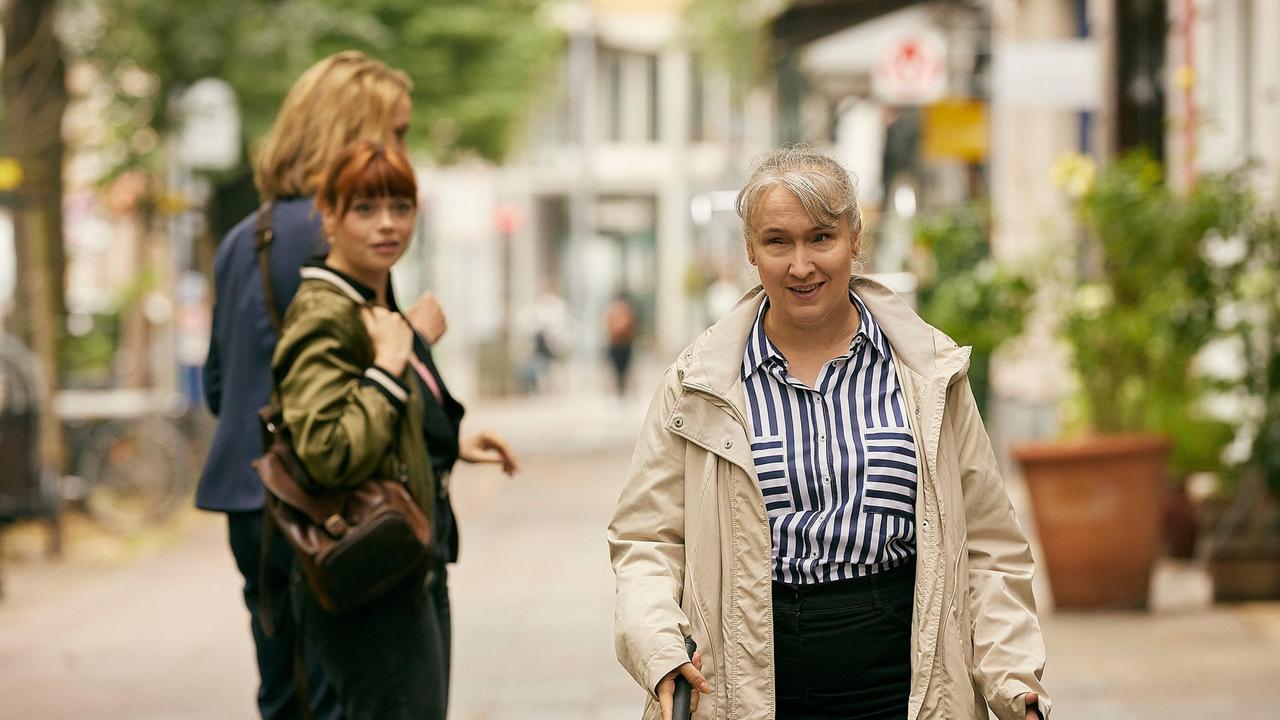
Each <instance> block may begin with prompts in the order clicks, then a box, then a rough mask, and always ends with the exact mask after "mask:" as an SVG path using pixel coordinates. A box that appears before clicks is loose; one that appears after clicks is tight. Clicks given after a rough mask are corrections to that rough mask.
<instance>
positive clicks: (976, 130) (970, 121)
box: [923, 100, 990, 162]
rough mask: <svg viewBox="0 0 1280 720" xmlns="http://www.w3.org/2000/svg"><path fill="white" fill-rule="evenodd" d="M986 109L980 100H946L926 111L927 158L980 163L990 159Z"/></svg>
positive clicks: (925, 141) (925, 139)
mask: <svg viewBox="0 0 1280 720" xmlns="http://www.w3.org/2000/svg"><path fill="white" fill-rule="evenodd" d="M989 134H990V131H989V128H988V124H987V106H986V105H985V104H983V103H981V102H978V101H977V100H943V101H942V102H938V103H934V104H933V105H929V106H928V107H926V108H925V109H924V132H923V135H924V143H923V150H924V155H925V157H927V158H929V159H931V160H964V161H967V162H979V161H981V160H985V159H986V157H987V147H988V135H989Z"/></svg>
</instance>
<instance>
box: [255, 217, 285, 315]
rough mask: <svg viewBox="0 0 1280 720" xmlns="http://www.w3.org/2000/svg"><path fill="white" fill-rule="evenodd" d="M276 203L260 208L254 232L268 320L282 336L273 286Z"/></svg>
mask: <svg viewBox="0 0 1280 720" xmlns="http://www.w3.org/2000/svg"><path fill="white" fill-rule="evenodd" d="M274 211H275V203H274V202H272V201H271V200H268V201H266V202H264V203H262V206H261V207H259V208H258V224H257V228H256V229H255V230H254V237H255V238H256V239H257V243H256V247H257V253H258V275H259V277H260V279H261V280H262V299H263V301H264V302H265V303H266V306H267V319H268V320H270V321H271V328H272V329H273V330H275V331H276V337H279V336H280V311H279V309H278V308H277V307H276V291H275V287H274V286H272V284H271V241H272V240H273V239H274V238H275V232H274V231H273V230H272V224H271V223H272V217H273V215H274V214H275V212H274Z"/></svg>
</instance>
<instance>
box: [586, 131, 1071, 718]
mask: <svg viewBox="0 0 1280 720" xmlns="http://www.w3.org/2000/svg"><path fill="white" fill-rule="evenodd" d="M738 214H739V215H740V216H741V218H742V230H743V237H744V239H745V242H746V253H747V259H748V260H749V262H750V263H751V264H752V265H754V266H755V267H756V268H757V269H758V270H759V274H760V283H761V286H760V287H757V288H755V289H754V290H752V291H751V292H749V293H748V294H747V295H746V296H744V297H743V298H742V300H741V301H740V302H739V303H738V305H737V306H736V307H735V308H734V309H733V310H732V311H730V312H729V314H728V315H726V316H725V317H724V318H723V319H721V320H720V321H719V322H718V323H716V324H715V325H714V326H713V327H711V328H710V329H709V330H707V331H706V332H705V333H703V334H702V336H701V337H699V338H698V339H697V340H695V341H694V343H693V344H692V345H690V346H689V347H688V348H686V349H685V350H684V351H683V352H682V353H681V354H680V356H679V358H678V359H677V360H676V362H675V363H674V364H673V365H672V366H671V367H670V368H669V369H668V370H667V373H666V376H665V377H664V379H663V382H662V384H661V387H660V389H659V390H658V392H657V394H656V396H655V397H654V399H653V402H652V404H651V405H650V408H649V413H648V417H647V419H646V420H645V424H644V429H643V431H642V433H641V436H640V438H639V441H638V444H637V447H636V451H635V455H634V458H633V460H632V465H631V470H630V473H629V476H628V478H627V482H626V486H625V488H624V489H623V491H622V496H621V498H620V499H619V501H618V507H617V510H616V512H615V514H614V517H613V521H612V523H611V524H610V526H609V547H610V552H611V555H612V559H613V567H614V572H615V574H616V576H617V612H616V622H617V627H616V639H617V651H618V659H619V661H620V662H621V663H622V665H623V666H624V667H625V668H626V669H627V670H628V671H629V672H630V673H631V674H632V676H633V677H634V678H635V679H636V681H637V682H638V683H639V684H640V685H641V686H642V687H644V688H645V689H646V690H647V691H648V692H649V694H650V698H649V702H648V705H647V706H646V709H645V715H644V716H645V717H646V718H658V717H661V718H663V720H668V719H669V718H670V717H671V703H672V695H673V688H674V686H675V679H676V678H677V677H682V678H684V679H686V680H688V681H689V682H690V684H692V685H693V687H694V688H695V689H696V691H697V692H695V693H694V698H693V701H694V712H693V714H694V717H697V718H733V719H736V718H763V719H766V720H769V719H773V718H777V719H779V720H787V719H792V718H805V719H811V718H861V719H864V720H870V719H873V718H884V719H886V720H888V719H890V718H892V719H895V720H904V719H905V718H929V719H937V720H957V719H959V718H985V717H987V716H988V715H987V710H988V707H990V709H991V710H992V711H994V713H995V715H996V716H997V717H999V718H1000V719H1001V720H1028V719H1030V718H1036V717H1037V716H1039V717H1047V716H1048V715H1049V708H1050V701H1049V698H1048V696H1047V695H1045V693H1044V689H1043V688H1042V687H1041V684H1040V676H1041V673H1042V671H1043V667H1044V655H1045V653H1044V643H1043V641H1042V638H1041V634H1040V626H1039V621H1038V619H1037V616H1036V611H1035V600H1034V598H1033V597H1032V593H1031V577H1032V570H1033V567H1032V560H1031V552H1030V550H1029V548H1028V546H1027V541H1026V539H1025V538H1024V537H1023V534H1022V532H1021V530H1020V529H1019V527H1018V523H1017V520H1016V519H1015V518H1014V514H1013V509H1012V507H1011V505H1010V503H1009V498H1008V496H1007V495H1006V493H1005V489H1004V484H1003V481H1002V479H1001V477H1000V473H999V469H998V468H997V466H996V462H995V458H994V456H993V454H992V451H991V443H990V440H989V439H988V437H987V434H986V431H985V430H984V428H983V424H982V418H981V417H980V416H979V415H978V410H977V406H976V405H975V404H974V400H973V393H972V391H971V390H970V388H969V381H968V378H967V375H966V371H967V369H968V365H969V349H968V348H962V347H957V345H956V343H955V342H953V341H952V340H951V339H950V338H948V337H947V336H945V335H944V334H942V333H941V332H939V331H938V330H936V329H935V328H933V327H931V326H929V325H928V324H926V323H925V322H924V321H922V320H921V319H920V318H919V317H918V316H917V315H916V314H915V313H914V312H913V311H912V310H911V308H909V307H908V306H907V305H906V304H905V303H904V302H902V300H900V299H899V298H898V297H897V296H896V295H894V294H893V293H892V292H891V291H889V290H888V289H886V288H885V287H884V286H882V285H880V284H878V283H876V282H874V281H872V280H870V279H867V278H865V277H861V276H858V275H856V274H854V267H855V264H856V261H857V258H858V253H859V250H860V248H861V239H862V222H861V216H860V212H859V209H858V204H857V199H856V198H855V195H854V187H853V182H852V180H851V179H850V177H849V174H848V173H847V172H846V171H845V170H844V168H842V167H841V166H840V164H839V163H837V162H836V161H834V160H832V159H831V158H828V157H826V156H824V155H821V154H819V153H817V152H814V151H812V150H809V149H807V148H804V147H795V148H788V149H784V150H779V151H776V152H773V153H771V154H769V155H768V156H766V157H764V158H763V159H762V160H761V161H760V162H759V163H758V165H757V166H756V169H755V172H754V174H753V175H752V176H751V179H750V181H749V182H748V183H747V185H746V187H744V188H743V189H742V192H741V193H740V194H739V196H738ZM686 637H692V638H693V640H694V641H695V642H696V643H697V646H698V648H699V651H698V652H696V653H695V654H694V656H693V658H692V659H690V657H689V655H688V654H687V650H686V649H685V642H684V640H685V638H686ZM700 695H705V696H706V697H702V698H701V699H700V700H699V696H700Z"/></svg>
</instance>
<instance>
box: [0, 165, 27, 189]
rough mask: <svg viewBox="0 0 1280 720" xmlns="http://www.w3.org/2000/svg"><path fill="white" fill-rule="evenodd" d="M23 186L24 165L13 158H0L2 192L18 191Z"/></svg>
mask: <svg viewBox="0 0 1280 720" xmlns="http://www.w3.org/2000/svg"><path fill="white" fill-rule="evenodd" d="M21 184H22V163H20V162H18V161H17V160H14V159H13V158H9V157H7V158H0V192H7V191H9V190H14V189H16V188H17V187H18V186H19V185H21Z"/></svg>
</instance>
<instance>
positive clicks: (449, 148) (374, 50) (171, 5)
mask: <svg viewBox="0 0 1280 720" xmlns="http://www.w3.org/2000/svg"><path fill="white" fill-rule="evenodd" d="M63 5H64V7H63V11H64V15H65V16H66V18H67V20H66V22H64V23H63V26H64V32H63V35H64V40H65V42H66V44H67V46H68V48H69V49H70V51H71V53H72V55H73V56H74V57H75V58H76V59H79V60H81V61H83V62H84V63H86V64H87V65H88V66H90V67H94V68H96V69H97V70H98V72H99V76H100V78H101V79H102V80H103V81H104V82H105V84H106V86H107V87H108V88H109V93H110V96H111V97H110V98H109V99H108V100H107V101H106V103H105V104H107V105H108V106H109V108H110V109H109V110H108V111H107V115H106V116H107V117H110V118H112V120H111V124H112V128H111V132H110V133H109V135H108V136H107V137H106V138H104V144H105V145H109V146H113V147H115V148H117V149H118V150H119V151H120V152H121V153H122V154H123V157H122V158H121V163H120V164H121V165H122V166H129V165H138V164H139V162H140V160H141V161H142V162H145V156H149V155H150V154H151V153H152V152H153V151H154V147H142V148H139V147H135V146H134V144H131V143H130V142H129V140H130V138H132V137H133V136H134V135H135V134H136V132H137V131H138V130H139V129H140V128H143V127H148V128H151V129H153V130H155V131H158V132H160V133H163V132H164V131H165V130H167V129H168V125H169V123H170V120H171V118H170V114H169V113H168V112H167V103H168V98H169V97H171V95H172V94H173V93H174V92H175V90H179V89H181V88H183V87H185V86H187V85H190V84H191V83H193V82H195V81H196V80H199V79H201V78H204V77H211V76H212V77H220V78H223V79H225V80H227V81H228V82H229V83H231V85H232V86H233V87H234V88H235V90H236V93H237V96H238V97H239V100H240V106H241V107H240V111H241V117H242V122H243V134H244V136H245V137H246V138H247V139H248V140H250V141H254V140H256V139H258V138H260V137H262V135H264V134H265V133H266V131H267V130H268V129H269V128H270V126H271V122H272V121H273V120H274V117H275V113H276V111H277V109H278V108H279V105H280V101H281V100H282V99H283V97H284V95H285V93H286V92H287V91H288V89H289V87H290V86H291V85H292V84H293V82H294V80H296V79H297V77H298V76H299V75H300V74H301V73H302V71H303V70H305V69H306V68H307V67H309V66H310V65H311V64H313V63H314V62H316V61H317V60H319V59H321V58H323V57H325V56H327V55H330V54H332V53H336V52H339V51H342V50H351V49H354V50H363V51H365V52H367V53H369V54H370V55H372V56H374V57H377V58H378V59H380V60H382V61H384V62H386V63H387V64H388V65H390V66H392V67H395V68H399V69H401V70H404V71H405V72H406V73H407V74H408V75H409V77H410V78H411V79H412V80H413V81H414V92H413V100H414V117H413V130H412V131H411V133H410V137H409V144H410V146H411V147H412V148H413V149H415V150H416V151H418V152H424V153H427V154H429V155H431V156H432V157H434V158H436V159H438V160H448V159H450V158H453V157H455V156H457V155H459V154H478V155H480V156H483V157H486V158H490V159H500V158H502V157H503V155H504V154H505V153H507V152H508V150H509V149H510V147H511V143H512V140H513V139H514V138H515V137H516V136H517V134H518V132H519V130H520V127H521V122H522V120H523V119H524V116H525V115H526V113H527V112H528V110H529V109H530V108H531V106H532V100H533V98H534V96H535V94H536V92H537V89H538V88H539V87H540V85H541V81H542V80H543V79H544V75H545V74H546V73H547V72H548V71H549V70H550V68H551V64H552V61H553V60H554V59H555V57H556V53H557V52H558V48H559V44H560V41H559V38H558V36H557V33H556V32H555V31H553V30H551V29H550V28H548V27H546V26H544V25H543V24H542V23H541V22H540V21H539V6H540V4H539V3H538V2H536V0H474V1H463V0H434V1H433V2H430V3H421V2H413V1H410V0H360V1H359V2H350V1H349V0H184V1H183V2H180V3H175V2H171V1H170V0H63ZM138 73H142V74H143V75H145V76H146V77H148V78H150V82H149V83H147V84H148V85H149V87H150V89H149V91H148V92H145V93H143V94H142V95H139V94H138V93H136V92H131V91H130V81H129V78H131V77H134V78H136V76H137V74H138ZM138 84H139V83H137V82H133V85H134V86H136V85H138Z"/></svg>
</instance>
